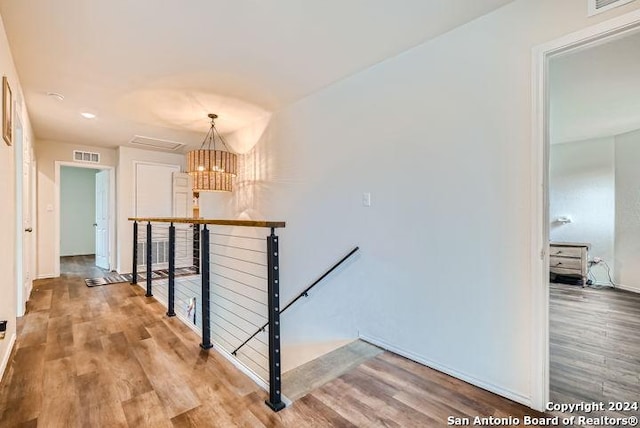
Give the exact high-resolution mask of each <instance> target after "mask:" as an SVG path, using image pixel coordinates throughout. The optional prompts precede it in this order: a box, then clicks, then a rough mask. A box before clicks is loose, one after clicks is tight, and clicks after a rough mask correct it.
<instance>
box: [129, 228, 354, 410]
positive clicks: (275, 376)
mask: <svg viewBox="0 0 640 428" xmlns="http://www.w3.org/2000/svg"><path fill="white" fill-rule="evenodd" d="M129 220H131V221H133V254H132V256H133V266H132V272H133V273H132V279H131V284H137V283H138V279H140V278H141V277H142V275H140V272H144V271H146V275H145V278H144V279H145V284H144V285H145V287H143V288H145V291H146V292H145V296H147V297H153V296H154V294H153V292H154V287H155V291H156V296H155V299H157V300H158V301H159V302H160V303H163V304H166V307H167V313H166V314H167V316H169V317H174V316H176V315H177V316H178V317H179V318H181V319H182V320H183V322H185V320H186V321H189V323H190V325H191V327H192V328H194V329H197V330H199V332H200V333H201V337H202V342H201V344H200V347H201V348H202V349H203V350H209V349H211V348H212V347H213V346H214V343H213V342H212V333H213V334H214V336H215V337H216V340H215V343H216V347H217V349H219V350H221V351H224V352H223V353H224V354H225V355H227V357H228V358H231V359H236V360H237V361H238V362H239V363H241V364H242V365H243V366H244V367H245V368H247V369H248V370H249V372H250V373H255V374H256V377H257V378H258V379H265V380H266V377H268V390H269V397H268V399H267V400H266V401H265V403H266V404H267V405H268V406H269V407H270V408H271V409H272V410H274V411H276V412H277V411H279V410H281V409H283V408H284V407H285V404H284V402H283V401H282V388H281V386H282V365H281V355H282V352H281V351H282V349H281V336H280V327H281V324H280V316H281V315H282V313H283V312H285V311H286V310H287V309H288V308H290V307H291V306H292V305H293V304H295V303H296V302H297V301H298V300H299V299H301V298H302V297H308V296H309V292H310V291H311V290H312V289H313V288H314V287H315V286H317V285H318V284H319V283H320V282H321V281H322V280H324V279H325V278H326V277H327V276H329V275H330V274H331V273H332V272H333V271H335V270H336V269H337V268H338V267H339V266H340V265H342V264H343V263H344V262H345V261H347V260H348V259H349V258H350V257H352V256H353V255H354V254H355V253H356V252H357V251H358V250H359V248H358V247H355V248H353V249H352V250H351V251H350V252H349V253H347V254H346V255H345V256H344V257H342V258H341V259H340V260H339V261H337V262H336V263H335V264H333V266H331V267H330V268H329V269H328V270H327V271H325V272H324V273H323V274H322V275H321V276H320V277H318V278H317V279H316V280H315V281H313V283H311V285H309V286H308V287H306V288H305V290H304V291H302V292H301V293H300V294H298V295H297V296H296V297H295V298H294V299H293V300H291V301H290V302H289V303H288V304H287V305H286V306H284V308H281V307H280V251H279V240H280V238H279V237H278V235H276V230H277V229H278V228H283V227H285V223H284V222H274V221H248V220H247V221H245V220H217V219H194V218H139V217H135V218H130V219H129ZM140 223H142V224H145V223H146V225H145V226H146V227H143V228H141V229H142V230H140V228H139V224H140ZM176 225H179V226H180V225H181V226H182V227H180V230H179V231H178V235H179V237H177V236H176ZM186 225H190V228H191V229H187V227H186ZM214 227H216V228H218V229H222V230H223V232H219V233H216V232H218V231H217V230H216V231H213V232H212V230H213V228H214ZM225 227H227V229H229V227H230V228H231V231H226V230H225V229H224V228H225ZM236 227H240V228H242V229H244V228H268V229H270V233H269V235H268V236H266V239H265V238H263V237H264V235H262V236H263V237H259V236H255V237H249V236H241V235H237V234H235V232H234V231H235V230H237V229H235V228H236ZM253 232H256V231H255V230H254V231H253ZM253 232H252V233H253ZM256 233H257V232H256ZM212 235H213V237H214V238H215V239H214V240H213V241H212V240H211V237H212ZM221 240H222V241H221ZM243 240H244V241H243ZM238 242H250V243H251V245H250V246H251V248H249V245H247V246H244V247H243V246H242V245H240V244H238ZM177 244H178V245H179V249H180V251H179V252H180V255H181V257H180V259H179V261H180V264H181V266H176V258H177V254H176V245H177ZM225 244H226V245H225ZM154 245H155V246H154ZM224 247H227V248H226V249H225V248H224ZM265 247H266V249H265ZM185 249H187V250H185ZM165 250H166V252H164V253H162V255H161V254H160V253H161V252H163V251H165ZM225 251H227V253H225ZM185 253H186V254H185ZM243 255H245V256H246V257H244V258H243ZM160 259H161V260H162V262H163V263H164V264H163V265H162V266H163V267H167V266H168V270H161V271H154V270H153V267H154V266H157V262H158V260H160ZM265 259H266V260H265ZM221 260H222V261H221ZM154 263H155V265H154ZM233 263H236V265H233ZM184 264H189V265H193V266H190V268H191V270H190V271H189V272H190V276H187V277H180V278H176V271H177V269H178V268H180V269H182V268H183V266H182V265H184ZM230 264H231V266H229V265H230ZM239 266H245V270H244V271H243V270H242V269H239V268H238V267H239ZM249 268H251V269H249ZM143 269H144V270H143ZM265 270H266V273H265V272H264V271H265ZM158 272H161V273H162V274H161V275H159V274H158ZM154 276H155V277H161V279H162V280H159V281H158V282H157V283H156V284H154V282H153V280H154V279H157V278H154ZM164 276H166V278H163V277H164ZM265 281H266V284H265V283H264V282H265ZM176 292H178V294H179V295H180V302H182V303H184V302H185V300H188V301H189V305H188V311H187V314H188V316H187V317H185V316H182V315H181V314H180V311H176V306H175V304H176ZM234 293H235V294H234ZM243 293H244V294H243ZM264 293H266V296H265V295H264ZM198 296H199V297H198ZM212 296H213V297H215V300H212ZM265 297H266V299H265ZM193 302H197V303H198V304H199V305H198V306H199V307H194V306H196V305H195V304H194V303H193ZM265 307H266V314H264V309H265ZM261 308H262V309H261ZM198 309H199V310H200V312H201V313H200V316H199V317H197V319H198V322H197V323H196V321H195V320H196V313H197V311H198ZM191 310H193V314H191ZM265 319H266V322H264V320H265ZM234 321H235V324H234ZM262 322H264V324H262ZM212 325H213V327H215V328H214V330H213V331H212ZM252 329H256V330H255V332H254V333H253V334H251V335H250V336H249V337H248V339H246V340H244V341H242V336H243V335H244V334H249V332H250V331H252ZM261 332H265V333H267V336H268V344H267V343H266V342H267V340H265V339H264V338H256V336H258V335H259V334H260V333H261ZM252 339H255V341H254V342H252V343H251V344H250V343H249V342H251V340H252ZM223 344H224V345H223ZM245 347H247V349H246V350H243V352H242V355H239V354H238V353H239V351H240V350H241V349H242V348H245ZM267 347H268V348H267ZM267 354H268V355H267ZM243 359H244V360H243ZM246 362H249V363H251V365H252V367H253V368H251V367H249V366H247V365H246V364H245V363H246ZM265 364H266V365H268V368H267V367H265ZM256 369H258V372H260V373H263V374H262V375H258V374H257V373H258V372H256V371H255V370H256ZM267 370H268V373H267ZM265 375H266V376H265ZM262 382H264V381H262Z"/></svg>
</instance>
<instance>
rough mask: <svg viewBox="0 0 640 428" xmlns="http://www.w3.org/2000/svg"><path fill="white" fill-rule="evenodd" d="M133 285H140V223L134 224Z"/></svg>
mask: <svg viewBox="0 0 640 428" xmlns="http://www.w3.org/2000/svg"><path fill="white" fill-rule="evenodd" d="M131 272H132V273H131V285H133V284H137V283H138V222H137V221H134V222H133V268H132V269H131Z"/></svg>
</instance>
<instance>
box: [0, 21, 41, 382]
mask: <svg viewBox="0 0 640 428" xmlns="http://www.w3.org/2000/svg"><path fill="white" fill-rule="evenodd" d="M0 75H3V76H6V77H7V80H8V83H9V86H10V87H11V89H12V92H13V101H14V108H15V109H16V112H15V113H16V115H19V116H20V117H21V121H22V125H23V130H24V141H25V148H26V151H27V152H29V151H30V150H31V142H32V141H33V132H32V130H31V124H30V122H29V115H28V113H27V109H26V106H25V104H24V102H23V96H22V88H21V86H20V82H19V80H18V74H17V72H16V69H15V66H14V63H13V58H12V56H11V50H10V49H9V43H8V41H7V37H6V34H5V30H4V24H3V23H2V22H0ZM16 148H18V149H19V148H20V147H19V145H18V142H17V141H16V142H14V145H12V146H9V145H7V144H6V143H5V142H4V140H2V139H1V138H0V201H2V209H1V210H0V236H2V245H0V272H2V281H0V320H6V321H8V324H7V330H6V334H5V338H4V339H3V340H0V378H1V377H2V375H3V373H4V369H5V364H6V362H7V361H8V358H9V353H10V352H11V349H10V344H11V338H12V337H13V336H14V335H15V333H16V312H17V311H16V310H17V308H18V302H17V296H16V290H17V282H18V281H17V279H16V278H17V275H16V262H18V260H21V259H22V254H21V253H20V254H17V252H16V239H15V237H16V231H17V230H22V219H19V220H18V219H16V190H15V189H16V180H15V174H16V169H15V161H14V160H15V149H16Z"/></svg>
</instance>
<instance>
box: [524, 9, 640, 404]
mask: <svg viewBox="0 0 640 428" xmlns="http://www.w3.org/2000/svg"><path fill="white" fill-rule="evenodd" d="M639 26H640V10H635V11H632V12H629V13H627V14H624V15H622V16H619V17H617V18H613V19H610V20H608V21H605V22H602V23H599V24H596V25H593V26H591V27H588V28H585V29H583V30H580V31H577V32H575V33H571V34H568V35H566V36H563V37H560V38H559V39H556V40H553V41H551V42H548V43H545V44H542V45H539V46H536V47H534V48H533V49H532V70H531V71H532V81H531V83H532V88H531V90H532V93H531V95H532V119H531V121H532V135H531V174H532V176H531V186H532V187H531V189H532V192H531V196H532V200H531V207H532V218H531V251H530V253H531V256H530V257H531V269H532V270H531V280H532V284H531V304H532V311H533V312H532V315H533V318H532V330H531V337H532V344H531V347H532V348H531V349H532V360H531V392H530V395H531V404H532V406H531V407H532V408H534V409H536V410H540V411H542V410H544V407H545V403H546V402H547V401H548V399H549V292H548V287H549V278H548V270H549V254H548V253H549V251H548V248H549V246H548V244H549V221H548V216H549V209H548V199H549V189H548V183H547V178H548V171H549V160H548V152H549V138H548V127H547V124H548V102H549V98H548V85H547V83H548V82H547V78H548V76H547V70H548V60H549V58H550V57H551V56H555V55H560V54H564V53H567V52H572V51H576V50H578V49H584V48H586V47H590V46H592V45H593V44H595V43H603V42H605V41H610V40H611V39H613V38H618V37H622V36H623V35H626V33H629V32H631V31H635V30H637V29H638V27H639Z"/></svg>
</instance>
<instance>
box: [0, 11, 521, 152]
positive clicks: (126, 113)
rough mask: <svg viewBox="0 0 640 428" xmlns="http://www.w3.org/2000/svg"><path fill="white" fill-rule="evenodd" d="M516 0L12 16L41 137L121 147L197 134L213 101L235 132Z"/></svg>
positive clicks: (190, 139) (197, 138)
mask: <svg viewBox="0 0 640 428" xmlns="http://www.w3.org/2000/svg"><path fill="white" fill-rule="evenodd" d="M510 1H512V0H403V1H401V2H396V1H392V0H348V1H347V0H323V1H308V0H307V1H304V0H302V1H301V0H275V1H264V0H235V1H222V0H189V1H170V0H135V1H132V0H55V1H51V0H0V13H1V14H2V17H3V21H4V25H5V28H6V31H7V35H8V38H9V42H10V45H11V49H12V52H13V56H14V60H15V63H16V67H17V69H18V73H19V75H20V80H21V83H22V86H23V89H24V96H25V100H26V102H27V106H28V108H29V112H30V117H31V120H32V122H33V127H34V131H35V133H36V136H37V137H38V138H40V139H53V140H60V141H69V142H75V143H84V144H93V145H104V146H117V145H123V144H125V143H126V142H127V141H129V139H131V137H132V136H133V135H136V134H137V135H143V136H148V137H154V138H162V139H168V140H173V141H182V142H185V143H188V144H198V143H200V142H201V140H202V138H203V137H204V134H205V133H206V131H207V129H208V119H207V117H206V115H207V113H209V112H213V113H218V114H219V116H220V119H219V120H218V121H217V124H218V127H219V129H220V130H221V131H222V132H223V133H224V132H231V131H233V130H236V129H238V128H240V127H242V126H244V125H246V124H248V123H250V122H252V121H254V120H256V119H258V118H260V117H263V116H265V115H268V114H269V113H270V112H273V111H276V110H278V109H280V108H282V107H283V106H285V105H288V104H290V103H292V102H294V101H296V100H298V99H300V98H302V97H304V96H306V95H308V94H310V93H313V92H315V91H317V90H319V89H321V88H323V87H325V86H327V85H329V84H331V83H332V82H335V81H337V80H340V79H342V78H344V77H346V76H348V75H350V74H353V73H355V72H358V71H360V70H363V69H365V68H367V67H369V66H371V65H373V64H375V63H377V62H380V61H382V60H384V59H385V58H388V57H390V56H393V55H396V54H398V53H400V52H402V51H405V50H407V49H409V48H411V47H413V46H415V45H418V44H420V43H422V42H424V41H426V40H428V39H430V38H433V37H436V36H437V35H439V34H442V33H444V32H446V31H448V30H450V29H452V28H454V27H456V26H459V25H462V24H464V23H466V22H469V21H471V20H473V19H475V18H476V17H479V16H481V15H484V14H486V13H488V12H490V11H492V10H494V9H496V8H498V7H500V6H502V5H504V4H506V3H509V2H510ZM49 91H51V92H58V93H61V94H63V95H64V96H65V99H64V101H62V102H60V101H57V100H56V99H53V98H51V97H47V95H46V93H47V92H49ZM81 111H89V112H92V113H95V114H97V118H96V119H94V120H91V121H89V120H86V119H82V118H81V117H80V116H79V113H80V112H81Z"/></svg>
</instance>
